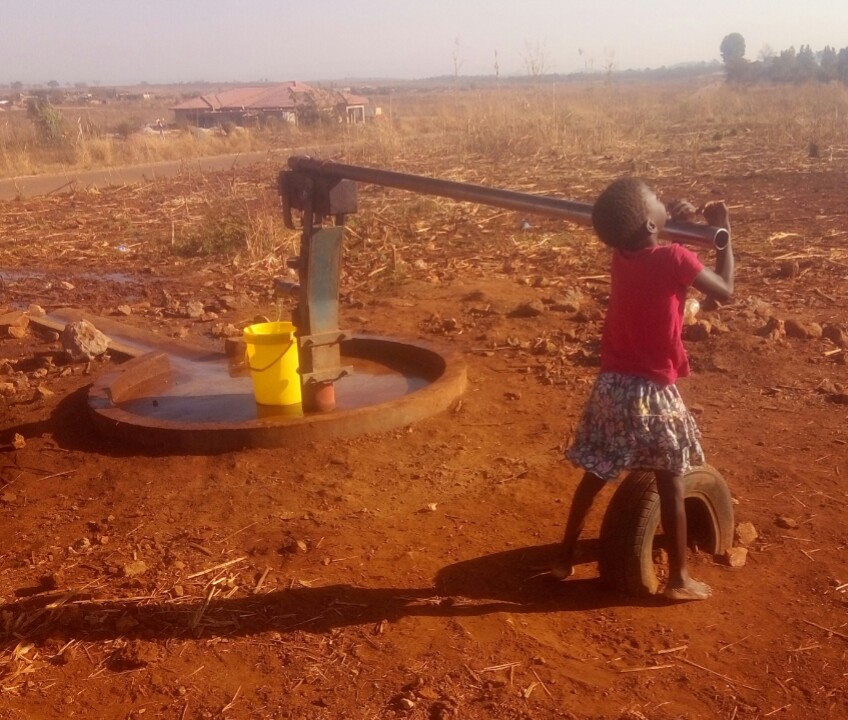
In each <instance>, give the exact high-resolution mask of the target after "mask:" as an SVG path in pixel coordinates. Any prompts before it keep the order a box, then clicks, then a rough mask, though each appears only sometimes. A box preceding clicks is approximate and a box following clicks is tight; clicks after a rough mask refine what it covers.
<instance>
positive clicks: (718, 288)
mask: <svg viewBox="0 0 848 720" xmlns="http://www.w3.org/2000/svg"><path fill="white" fill-rule="evenodd" d="M703 214H704V217H705V218H706V220H707V222H708V223H709V224H710V225H713V226H715V227H723V228H726V229H727V234H728V237H727V245H726V246H725V247H723V248H722V249H721V250H716V265H715V271H713V270H709V269H707V268H704V269H703V270H701V272H699V273H698V275H697V276H696V277H695V279H694V280H693V281H692V286H693V287H694V288H695V289H696V290H699V291H700V292H702V293H704V294H705V295H708V296H710V297H713V298H715V299H716V300H720V301H722V302H726V301H727V300H729V299H730V297H731V296H732V295H733V275H734V262H733V246H732V243H731V233H730V214H729V213H728V211H727V205H725V204H724V203H723V202H711V203H707V204H706V205H705V206H704V209H703Z"/></svg>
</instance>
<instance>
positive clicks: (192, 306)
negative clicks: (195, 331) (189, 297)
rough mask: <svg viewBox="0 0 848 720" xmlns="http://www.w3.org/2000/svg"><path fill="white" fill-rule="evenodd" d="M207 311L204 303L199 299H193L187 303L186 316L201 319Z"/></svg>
mask: <svg viewBox="0 0 848 720" xmlns="http://www.w3.org/2000/svg"><path fill="white" fill-rule="evenodd" d="M204 311H205V308H204V307H203V303H202V302H200V301H199V300H193V301H192V302H190V303H188V304H187V305H186V316H187V317H189V318H191V319H192V320H199V319H200V318H201V317H202V316H203V313H204Z"/></svg>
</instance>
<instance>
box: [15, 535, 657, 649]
mask: <svg viewBox="0 0 848 720" xmlns="http://www.w3.org/2000/svg"><path fill="white" fill-rule="evenodd" d="M554 550H555V546H554V545H539V546H532V547H524V548H519V549H515V550H507V551H504V552H499V553H494V554H491V555H484V556H482V557H477V558H472V559H470V560H465V561H462V562H459V563H456V564H453V565H449V566H447V567H445V568H443V569H442V570H440V571H439V572H438V573H437V575H436V578H435V582H434V585H433V587H428V588H368V587H355V586H352V585H329V586H325V587H295V588H291V589H286V590H274V591H271V592H268V593H264V594H256V595H252V596H250V597H239V598H232V599H215V598H214V597H213V598H210V599H209V600H206V599H204V598H196V597H195V598H190V599H187V598H177V599H168V598H167V597H163V598H162V599H159V598H153V597H144V598H130V599H125V600H122V599H119V600H108V599H97V598H95V597H92V596H91V595H86V594H85V593H84V592H72V591H70V590H69V591H65V592H62V591H58V592H57V591H53V592H50V593H42V594H38V595H36V594H33V595H32V596H31V597H28V598H25V599H21V600H19V601H18V602H15V603H11V604H8V605H6V606H4V607H2V608H0V617H2V621H3V629H2V638H3V644H4V645H5V646H6V647H7V648H8V647H13V646H15V645H17V644H18V643H19V642H21V641H22V640H26V641H30V642H43V641H45V640H48V639H50V638H51V637H57V638H61V639H62V640H63V641H64V640H67V639H85V640H89V641H91V640H107V639H114V638H125V639H147V640H166V639H169V638H178V637H194V638H209V637H215V636H227V637H234V636H246V635H252V634H256V633H262V632H266V631H270V630H274V631H277V632H280V633H286V632H290V631H294V630H299V631H305V632H312V633H323V632H326V631H328V630H332V629H333V628H339V627H348V626H355V625H366V626H367V625H369V624H378V623H381V622H383V621H388V622H393V621H397V620H399V619H401V618H404V617H411V616H430V617H463V616H474V615H485V614H489V613H496V612H509V613H551V612H573V611H585V610H598V609H601V608H608V607H614V606H645V605H657V604H662V603H664V602H665V601H664V600H662V599H661V598H633V597H628V596H622V595H618V594H614V593H612V592H610V591H609V590H607V589H606V587H605V586H604V585H603V583H601V581H599V580H594V579H593V580H574V579H572V580H569V581H566V582H558V581H556V580H554V579H553V578H552V577H551V575H550V574H548V573H547V572H546V571H544V570H541V568H544V567H546V566H547V564H548V563H549V562H550V559H551V558H552V557H553V554H554ZM210 577H211V575H210ZM27 592H38V588H29V589H26V588H24V589H22V590H21V591H19V593H21V594H24V593H27Z"/></svg>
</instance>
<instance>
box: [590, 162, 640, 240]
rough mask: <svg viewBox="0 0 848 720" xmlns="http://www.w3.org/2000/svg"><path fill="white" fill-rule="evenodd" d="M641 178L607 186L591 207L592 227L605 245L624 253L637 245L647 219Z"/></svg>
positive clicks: (622, 180)
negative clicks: (639, 234)
mask: <svg viewBox="0 0 848 720" xmlns="http://www.w3.org/2000/svg"><path fill="white" fill-rule="evenodd" d="M647 191H649V188H648V185H647V183H646V182H645V181H644V180H642V179H641V178H635V177H624V178H619V179H618V180H615V181H614V182H612V183H610V184H609V185H608V186H607V188H606V189H605V190H604V191H603V192H602V193H601V194H600V195H599V196H598V199H597V200H596V201H595V204H594V206H593V207H592V227H594V228H595V232H596V233H597V235H598V237H599V238H600V239H601V242H602V243H604V245H609V246H610V247H613V248H620V249H625V250H626V249H627V248H628V247H632V246H634V245H635V244H636V243H637V242H638V233H639V230H640V229H641V228H642V227H643V226H644V224H645V220H646V219H647V212H648V206H647V203H646V200H645V193H646V192H647Z"/></svg>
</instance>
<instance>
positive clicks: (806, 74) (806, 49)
mask: <svg viewBox="0 0 848 720" xmlns="http://www.w3.org/2000/svg"><path fill="white" fill-rule="evenodd" d="M796 65H797V67H796V75H795V79H796V80H797V81H799V82H806V81H808V80H812V79H813V78H814V77H816V75H818V70H819V65H818V63H817V62H816V56H815V54H814V53H813V49H812V48H811V47H810V46H809V45H802V46H801V49H800V50H799V51H798V57H797V59H796Z"/></svg>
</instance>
